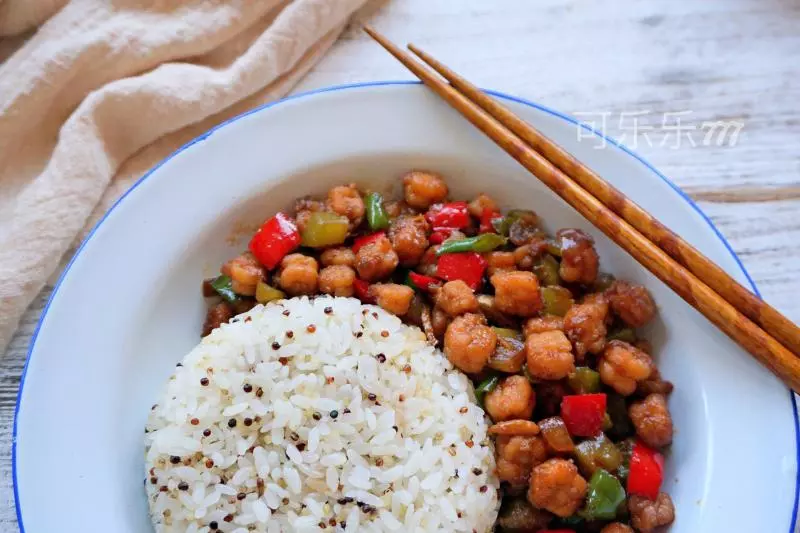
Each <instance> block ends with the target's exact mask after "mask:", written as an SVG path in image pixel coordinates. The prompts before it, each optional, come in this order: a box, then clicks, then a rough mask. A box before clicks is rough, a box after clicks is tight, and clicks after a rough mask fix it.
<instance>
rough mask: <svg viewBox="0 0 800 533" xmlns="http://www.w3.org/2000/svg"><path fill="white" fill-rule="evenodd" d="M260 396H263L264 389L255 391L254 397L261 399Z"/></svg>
mask: <svg viewBox="0 0 800 533" xmlns="http://www.w3.org/2000/svg"><path fill="white" fill-rule="evenodd" d="M262 396H264V389H262V388H261V387H259V388H258V389H257V390H256V397H257V398H261V397H262Z"/></svg>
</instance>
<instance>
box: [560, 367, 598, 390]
mask: <svg viewBox="0 0 800 533" xmlns="http://www.w3.org/2000/svg"><path fill="white" fill-rule="evenodd" d="M567 385H569V388H570V389H572V391H573V392H574V393H575V394H591V393H594V392H598V391H599V390H600V374H598V373H597V372H595V371H594V370H592V369H591V368H589V367H588V366H579V367H578V368H576V369H575V372H573V373H572V374H570V375H569V377H568V378H567Z"/></svg>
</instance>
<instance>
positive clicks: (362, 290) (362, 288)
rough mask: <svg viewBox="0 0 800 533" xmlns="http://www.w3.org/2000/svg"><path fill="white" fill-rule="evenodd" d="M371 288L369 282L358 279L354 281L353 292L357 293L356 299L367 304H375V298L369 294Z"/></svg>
mask: <svg viewBox="0 0 800 533" xmlns="http://www.w3.org/2000/svg"><path fill="white" fill-rule="evenodd" d="M369 287H370V284H369V282H366V281H364V280H363V279H357V278H356V279H355V280H353V292H354V293H355V296H356V298H358V299H359V300H361V301H362V302H363V303H365V304H374V303H375V298H373V297H372V295H371V294H370V293H369Z"/></svg>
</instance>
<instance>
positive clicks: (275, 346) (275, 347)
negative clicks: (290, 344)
mask: <svg viewBox="0 0 800 533" xmlns="http://www.w3.org/2000/svg"><path fill="white" fill-rule="evenodd" d="M272 349H273V350H280V349H281V343H279V342H278V341H275V342H273V343H272Z"/></svg>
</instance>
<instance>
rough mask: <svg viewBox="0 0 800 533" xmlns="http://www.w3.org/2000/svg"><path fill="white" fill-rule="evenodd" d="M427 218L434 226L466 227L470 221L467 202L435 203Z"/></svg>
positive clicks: (426, 215) (426, 214)
mask: <svg viewBox="0 0 800 533" xmlns="http://www.w3.org/2000/svg"><path fill="white" fill-rule="evenodd" d="M425 219H426V220H427V221H428V223H429V224H430V225H431V226H432V227H434V228H456V229H458V228H466V227H467V226H469V222H470V220H469V211H467V203H466V202H451V203H449V204H436V205H433V206H431V208H430V209H429V210H428V212H427V213H425Z"/></svg>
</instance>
